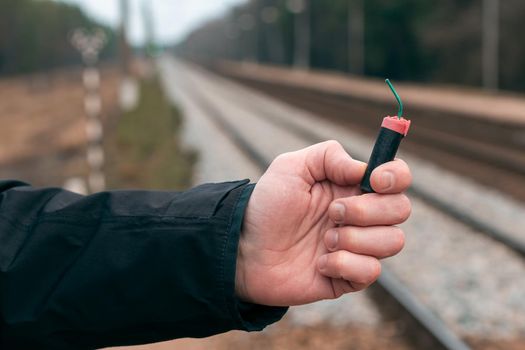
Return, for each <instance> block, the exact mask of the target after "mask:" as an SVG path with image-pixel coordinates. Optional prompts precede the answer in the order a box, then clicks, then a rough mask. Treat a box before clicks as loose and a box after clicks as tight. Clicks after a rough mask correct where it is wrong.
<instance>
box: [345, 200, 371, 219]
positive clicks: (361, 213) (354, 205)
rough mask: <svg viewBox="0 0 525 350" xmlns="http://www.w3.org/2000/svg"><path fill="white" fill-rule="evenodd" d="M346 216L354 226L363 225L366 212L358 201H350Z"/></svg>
mask: <svg viewBox="0 0 525 350" xmlns="http://www.w3.org/2000/svg"><path fill="white" fill-rule="evenodd" d="M348 214H349V216H350V218H351V221H352V222H353V223H355V224H364V223H365V222H366V218H367V211H366V208H365V206H364V205H363V204H362V203H360V202H359V201H354V200H352V201H350V202H349V206H348Z"/></svg>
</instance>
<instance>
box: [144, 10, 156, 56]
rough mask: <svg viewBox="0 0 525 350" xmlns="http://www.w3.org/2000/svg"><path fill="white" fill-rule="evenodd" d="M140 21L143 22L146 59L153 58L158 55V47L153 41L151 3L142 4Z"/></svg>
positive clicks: (153, 28) (153, 24)
mask: <svg viewBox="0 0 525 350" xmlns="http://www.w3.org/2000/svg"><path fill="white" fill-rule="evenodd" d="M142 19H143V20H144V32H145V34H146V38H145V39H146V42H145V43H144V45H145V49H146V56H147V57H155V56H157V54H158V47H157V43H156V40H155V22H154V19H153V10H152V3H151V2H150V1H144V2H143V3H142Z"/></svg>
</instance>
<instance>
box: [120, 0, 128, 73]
mask: <svg viewBox="0 0 525 350" xmlns="http://www.w3.org/2000/svg"><path fill="white" fill-rule="evenodd" d="M128 22H129V0H120V33H119V34H120V64H121V69H122V73H123V75H124V76H127V75H129V72H130V54H131V50H130V48H129V44H128V37H127V28H128Z"/></svg>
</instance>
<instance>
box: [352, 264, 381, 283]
mask: <svg viewBox="0 0 525 350" xmlns="http://www.w3.org/2000/svg"><path fill="white" fill-rule="evenodd" d="M366 265H367V266H366V268H363V273H362V274H361V276H359V277H360V279H358V280H356V281H355V282H357V283H359V284H364V285H369V284H371V283H373V282H374V281H375V280H377V278H378V277H379V275H380V274H381V263H379V260H377V259H375V258H370V259H369V261H367V263H366Z"/></svg>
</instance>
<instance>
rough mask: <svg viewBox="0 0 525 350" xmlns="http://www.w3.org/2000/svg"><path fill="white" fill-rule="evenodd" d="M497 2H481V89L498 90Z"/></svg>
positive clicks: (489, 0) (491, 0)
mask: <svg viewBox="0 0 525 350" xmlns="http://www.w3.org/2000/svg"><path fill="white" fill-rule="evenodd" d="M499 6H500V5H499V0H483V23H482V26H483V34H482V37H483V50H482V51H483V53H482V55H483V58H482V60H483V64H482V65H483V73H482V74H483V87H484V88H485V89H487V90H497V89H498V88H499Z"/></svg>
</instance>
